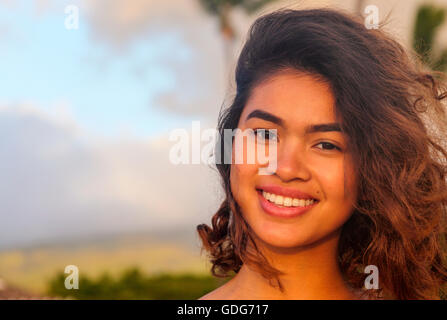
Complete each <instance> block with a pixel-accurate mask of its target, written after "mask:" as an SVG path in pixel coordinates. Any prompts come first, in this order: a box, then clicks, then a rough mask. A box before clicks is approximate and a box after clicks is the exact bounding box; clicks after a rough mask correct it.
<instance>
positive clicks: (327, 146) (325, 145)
mask: <svg viewBox="0 0 447 320" xmlns="http://www.w3.org/2000/svg"><path fill="white" fill-rule="evenodd" d="M317 146H321V147H318V148H319V149H322V150H334V149H335V150H338V151H341V149H340V148H339V147H337V146H336V145H334V144H332V143H330V142H320V143H319V144H317Z"/></svg>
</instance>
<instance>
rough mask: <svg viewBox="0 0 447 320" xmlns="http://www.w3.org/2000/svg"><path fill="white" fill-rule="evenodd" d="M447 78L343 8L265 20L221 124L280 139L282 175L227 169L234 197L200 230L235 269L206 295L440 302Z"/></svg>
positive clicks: (215, 269)
mask: <svg viewBox="0 0 447 320" xmlns="http://www.w3.org/2000/svg"><path fill="white" fill-rule="evenodd" d="M443 81H444V80H443V79H442V74H436V73H432V72H429V71H427V70H423V68H422V67H421V66H420V65H419V64H418V63H417V60H416V59H415V58H413V57H412V56H409V55H408V54H407V53H406V52H405V51H404V49H403V48H402V47H401V46H400V45H399V44H398V43H397V42H395V41H394V40H392V39H391V38H390V37H388V36H387V35H386V34H385V33H384V32H383V31H381V30H379V29H370V30H369V29H366V28H365V27H364V25H363V23H362V21H360V20H357V19H356V18H354V17H350V16H348V15H345V14H343V13H340V12H337V11H333V10H328V9H316V10H302V11H301V10H300V11H297V10H280V11H276V12H273V13H270V14H267V15H265V16H263V17H261V18H259V19H258V20H256V22H255V23H254V24H253V26H252V27H251V29H250V32H249V37H248V40H247V41H246V43H245V46H244V48H243V50H242V52H241V54H240V57H239V60H238V64H237V69H236V84H237V93H236V96H235V98H234V101H233V103H232V104H231V106H230V107H229V108H228V109H226V110H225V111H224V112H223V113H222V114H221V116H220V119H219V133H220V138H221V140H222V139H223V137H224V132H225V129H236V128H238V129H241V130H242V131H244V130H250V129H251V130H253V132H254V133H255V136H254V137H255V138H254V139H250V138H247V139H246V140H245V144H244V148H248V147H250V144H251V143H254V144H255V145H256V146H257V147H259V146H260V145H263V146H265V147H266V150H267V151H268V150H269V148H272V147H273V146H275V147H276V150H277V154H276V156H277V158H276V170H275V171H274V172H273V173H272V174H270V175H261V174H259V171H258V169H259V168H260V167H263V166H265V165H266V164H265V163H263V164H261V163H259V162H255V163H248V162H247V161H243V162H242V163H234V162H233V163H230V164H228V163H225V162H224V161H221V163H220V164H217V168H218V170H219V173H220V175H221V177H222V181H223V187H224V189H225V192H226V198H225V200H224V201H223V203H222V205H221V207H220V208H219V210H218V211H217V213H216V214H215V215H214V216H213V218H212V226H211V227H209V226H207V225H205V224H201V225H199V226H198V227H197V231H198V233H199V236H200V238H201V240H202V242H203V246H204V249H206V250H207V251H208V254H209V256H210V260H211V263H212V269H211V271H212V273H213V274H214V275H215V276H229V275H230V274H231V273H235V275H234V277H233V278H232V279H231V280H229V281H228V282H226V283H225V284H224V285H222V286H221V287H219V288H217V289H216V290H214V291H212V292H211V293H208V294H207V295H205V296H203V297H202V298H201V299H362V298H379V299H439V298H440V295H441V289H442V286H443V284H444V283H445V282H446V280H447V269H446V268H447V267H446V258H447V254H446V245H445V243H444V240H445V235H446V229H445V227H446V216H447V181H446V177H447V152H446V149H445V144H444V143H445V141H446V135H445V131H443V130H445V129H446V128H447V120H446V106H445V105H444V102H445V100H444V101H443V100H442V99H444V98H445V97H446V96H447V93H446V89H445V86H444V83H445V82H443ZM446 100H447V99H446ZM269 129H271V130H272V131H267V130H269ZM274 133H276V135H275V134H274ZM233 141H234V140H233ZM273 143H274V144H273ZM233 144H234V143H233ZM224 145H225V144H222V145H221V147H222V148H223V147H224ZM232 147H233V150H232V151H233V152H235V151H238V150H235V149H234V145H233V146H232ZM220 151H223V152H221V153H220V154H222V155H223V154H225V150H223V149H222V150H220ZM243 151H244V160H247V157H246V150H245V149H243ZM368 266H370V267H368ZM371 266H372V267H371ZM367 267H368V268H367ZM365 268H366V273H365ZM371 272H372V273H371ZM370 273H371V274H370ZM368 276H371V277H368ZM367 277H368V279H367ZM374 277H376V278H374ZM365 280H366V282H368V283H369V284H372V285H373V288H369V289H367V288H368V286H366V287H365ZM374 285H378V287H379V289H376V288H377V287H374Z"/></svg>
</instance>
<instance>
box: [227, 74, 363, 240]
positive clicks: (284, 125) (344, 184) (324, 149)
mask: <svg viewBox="0 0 447 320" xmlns="http://www.w3.org/2000/svg"><path fill="white" fill-rule="evenodd" d="M334 102H335V101H334V96H333V94H332V92H331V90H330V87H329V86H328V85H327V84H326V83H323V82H321V81H318V80H316V79H315V78H313V77H312V76H310V75H304V74H299V73H294V72H282V73H278V74H276V75H274V76H272V77H271V78H269V80H267V81H264V82H262V83H261V84H259V85H257V86H256V87H255V88H254V89H253V91H252V94H251V96H250V98H249V100H248V101H247V104H246V105H245V108H244V110H243V112H242V115H241V117H240V120H239V124H238V128H239V129H241V130H245V129H252V130H255V132H256V129H276V130H277V142H276V147H277V165H276V172H275V173H274V174H272V175H260V174H258V169H259V168H260V167H266V166H267V165H266V164H263V165H260V164H259V162H258V161H255V163H254V164H253V162H251V164H250V163H247V150H246V149H245V148H247V147H250V144H255V145H256V147H257V148H258V147H259V146H260V145H261V144H263V145H264V146H265V147H266V149H267V150H269V151H270V150H271V148H273V147H274V144H272V143H273V142H272V141H270V142H269V137H266V136H264V138H265V139H261V138H260V136H257V138H253V139H247V140H246V141H245V144H244V146H243V149H244V153H243V154H244V162H243V163H242V164H234V162H233V164H232V165H231V175H230V180H231V190H232V192H233V195H234V198H235V200H236V202H237V203H238V205H239V206H240V208H241V211H242V214H243V216H244V217H245V220H246V221H247V223H248V224H249V225H250V227H251V228H252V229H253V231H254V233H255V235H256V236H257V237H258V238H260V239H261V240H262V241H263V242H264V243H265V244H268V245H269V246H274V247H279V248H294V247H302V246H305V245H310V244H313V243H315V242H316V241H318V240H322V239H323V238H325V237H326V236H329V235H331V234H334V232H337V231H339V230H340V227H341V226H342V225H343V224H344V223H345V222H346V221H347V219H348V218H349V217H350V215H351V213H352V211H353V204H354V203H355V199H356V179H355V172H354V169H353V168H354V165H353V162H352V159H351V155H350V153H349V152H348V150H347V138H346V137H345V136H344V135H343V134H342V133H341V132H340V131H339V130H338V124H337V119H336V117H335V113H334ZM255 137H256V136H255ZM271 138H273V136H272V137H271ZM251 147H253V146H251ZM233 151H235V146H234V145H233ZM233 155H234V152H233ZM273 195H274V196H273ZM311 199H313V200H311Z"/></svg>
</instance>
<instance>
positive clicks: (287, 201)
mask: <svg viewBox="0 0 447 320" xmlns="http://www.w3.org/2000/svg"><path fill="white" fill-rule="evenodd" d="M291 205H292V198H284V202H283V206H284V207H290V206H291Z"/></svg>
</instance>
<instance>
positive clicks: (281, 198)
mask: <svg viewBox="0 0 447 320" xmlns="http://www.w3.org/2000/svg"><path fill="white" fill-rule="evenodd" d="M283 201H284V198H283V196H278V195H277V196H276V197H275V204H279V205H282V204H283Z"/></svg>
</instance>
